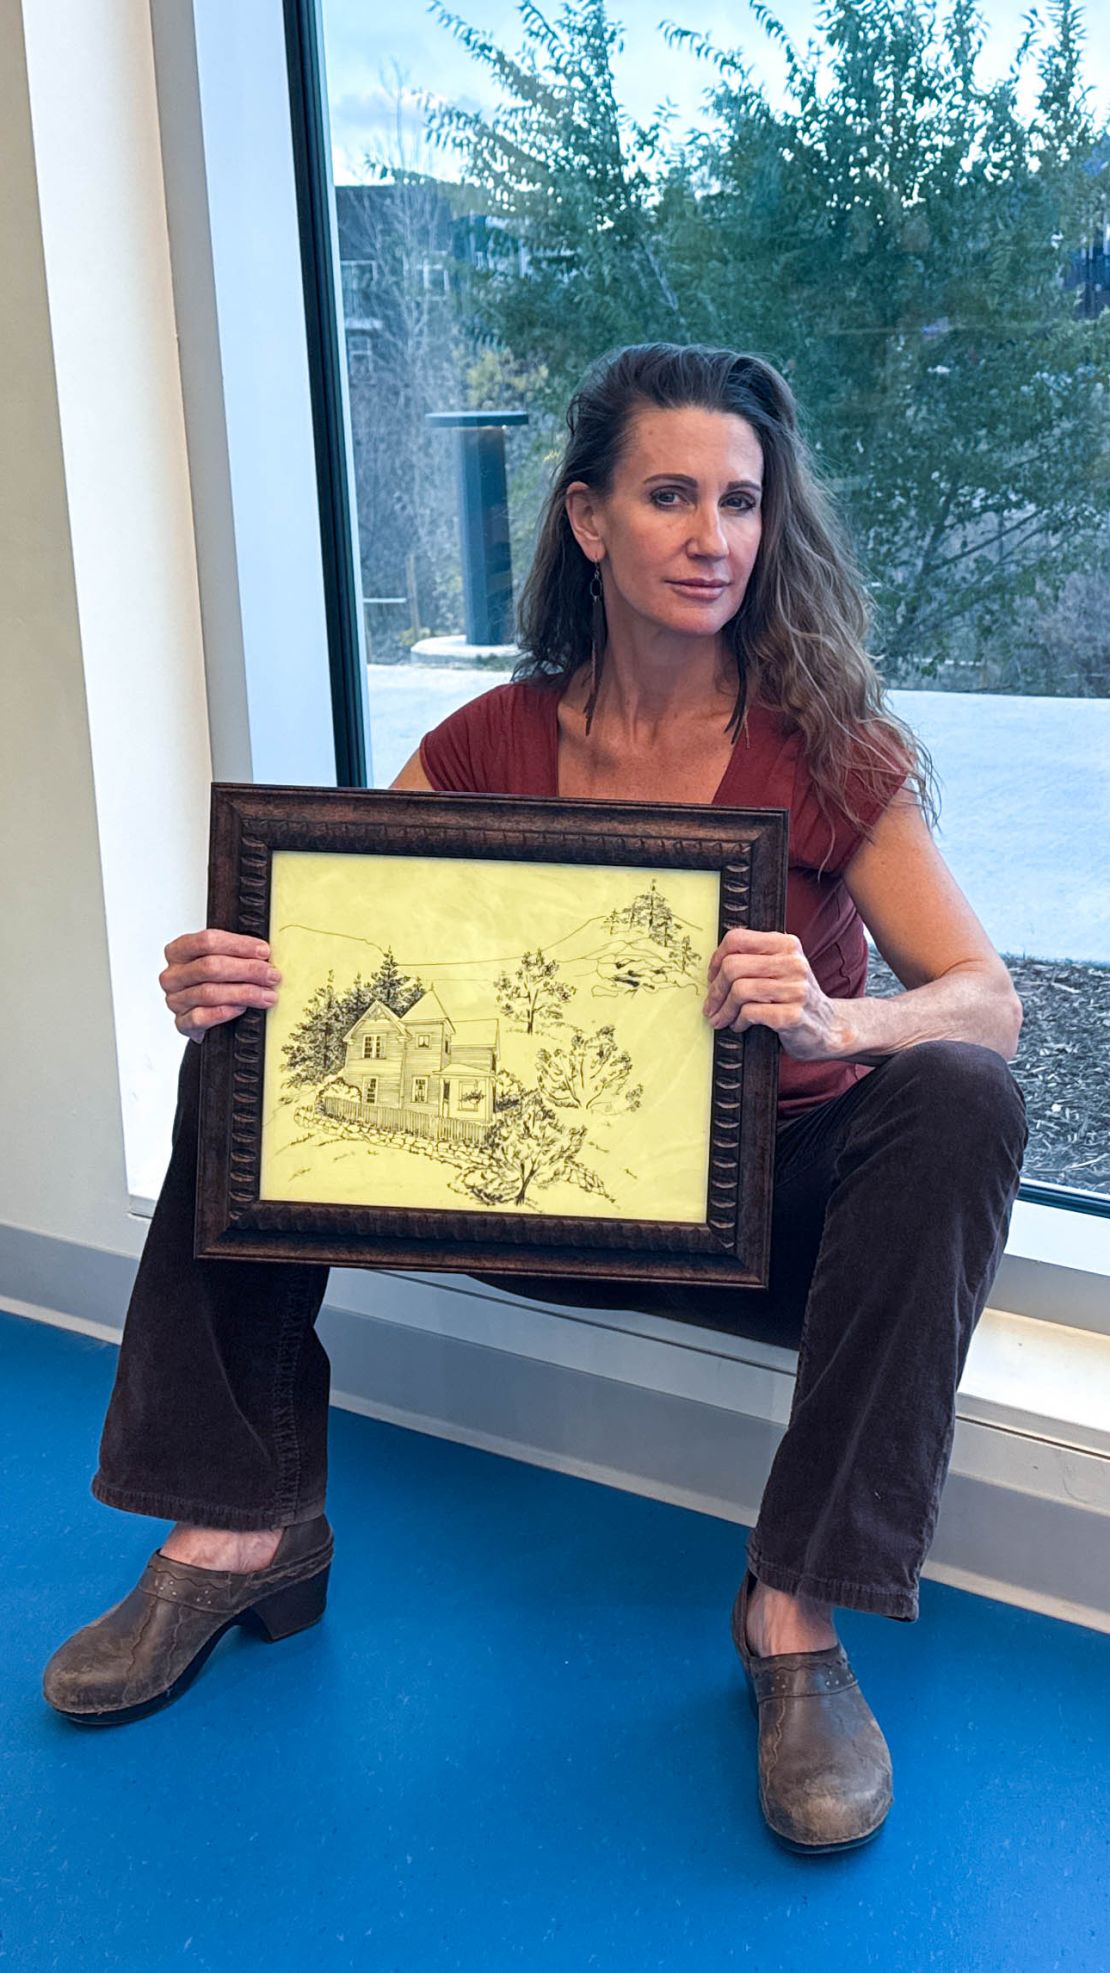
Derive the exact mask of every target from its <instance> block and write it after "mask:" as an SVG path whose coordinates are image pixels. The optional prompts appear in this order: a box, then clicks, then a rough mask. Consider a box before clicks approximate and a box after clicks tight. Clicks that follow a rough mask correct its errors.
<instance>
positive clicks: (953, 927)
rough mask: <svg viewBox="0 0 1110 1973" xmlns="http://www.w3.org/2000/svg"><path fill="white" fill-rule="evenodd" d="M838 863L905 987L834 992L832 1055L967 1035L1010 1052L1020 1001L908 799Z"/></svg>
mask: <svg viewBox="0 0 1110 1973" xmlns="http://www.w3.org/2000/svg"><path fill="white" fill-rule="evenodd" d="M872 834H873V841H871V842H869V843H867V842H865V843H862V844H861V845H860V847H859V849H858V850H857V851H856V853H855V855H854V856H853V858H852V860H851V862H850V863H849V864H848V865H847V867H846V869H845V870H844V873H843V876H844V882H845V884H846V886H847V888H848V891H849V892H850V894H851V896H852V898H853V900H854V901H855V905H856V909H857V910H858V911H859V914H860V917H861V918H862V919H863V922H864V924H865V925H866V926H867V929H868V931H869V932H870V933H871V936H872V938H873V939H874V941H875V944H876V945H877V947H878V949H879V951H880V952H881V954H882V956H883V958H884V959H885V960H886V963H887V965H888V966H889V967H890V969H891V971H892V972H893V973H894V974H895V975H896V976H897V978H898V979H899V980H901V982H902V985H903V986H904V987H905V989H906V991H905V992H904V993H900V994H896V995H895V996H894V997H893V998H892V999H889V1000H880V999H877V998H875V997H873V996H869V995H864V996H862V997H861V998H860V999H858V1000H855V999H854V1000H836V1001H834V1002H833V1005H834V1006H835V1007H836V1008H837V1009H838V1010H839V1013H840V1015H841V1018H842V1021H843V1024H844V1041H843V1046H841V1047H839V1048H838V1049H837V1050H836V1055H837V1057H838V1058H840V1059H843V1060H845V1061H852V1062H879V1061H882V1059H883V1058H884V1056H887V1055H892V1054H896V1053H897V1052H898V1051H899V1050H901V1049H903V1048H913V1047H914V1046H915V1045H916V1044H917V1043H918V1042H921V1041H976V1042H979V1043H981V1044H982V1045H983V1047H985V1048H993V1049H994V1051H995V1053H996V1054H998V1055H1001V1056H1002V1058H1003V1060H1004V1061H1007V1062H1010V1061H1012V1060H1013V1058H1014V1056H1015V1055H1016V1054H1017V1046H1018V1036H1019V1035H1020V1032H1021V1023H1022V1006H1021V1001H1020V1000H1019V998H1018V996H1017V993H1016V992H1015V990H1014V983H1013V981H1012V980H1011V978H1010V975H1009V973H1008V971H1007V969H1006V966H1005V963H1004V961H1003V960H1002V959H1001V958H1000V957H999V955H998V953H997V952H996V951H995V948H994V946H993V945H992V944H991V942H990V939H989V938H988V937H987V934H986V932H985V931H984V929H983V927H982V925H981V924H980V922H979V920H978V918H977V917H976V915H975V913H974V911H973V910H972V908H971V906H970V904H969V903H968V901H967V899H966V897H965V896H964V894H963V892H962V891H961V889H960V887H959V885H958V884H957V882H956V880H955V878H954V877H953V875H952V873H951V871H950V870H949V868H948V865H947V864H946V863H945V861H944V858H943V857H942V856H941V854H940V851H939V850H938V848H937V846H936V844H935V842H934V841H933V838H932V835H931V834H930V831H929V827H928V824H927V823H926V821H925V818H924V816H923V815H922V813H921V809H920V807H919V805H918V803H917V802H916V801H915V800H914V799H913V798H912V796H911V795H909V793H908V792H906V791H903V793H902V794H900V795H898V796H896V797H895V799H894V801H892V802H891V804H890V805H889V807H888V808H887V809H886V810H885V811H884V813H883V814H882V815H881V816H880V818H879V820H878V822H877V823H876V824H875V827H874V830H873V832H872Z"/></svg>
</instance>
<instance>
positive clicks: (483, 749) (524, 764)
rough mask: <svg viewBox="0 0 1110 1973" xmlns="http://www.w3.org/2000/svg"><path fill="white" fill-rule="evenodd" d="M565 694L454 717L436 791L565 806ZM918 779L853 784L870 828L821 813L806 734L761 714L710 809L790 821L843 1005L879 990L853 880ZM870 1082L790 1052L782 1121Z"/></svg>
mask: <svg viewBox="0 0 1110 1973" xmlns="http://www.w3.org/2000/svg"><path fill="white" fill-rule="evenodd" d="M563 689H564V683H563V681H562V680H561V679H556V680H552V681H550V682H547V681H543V680H535V679H523V680H519V681H516V682H510V683H509V684H505V685H495V686H494V687H493V688H492V690H490V691H488V692H482V693H479V695H478V697H477V698H474V699H471V700H470V701H469V703H468V704H467V705H465V706H461V707H460V708H459V710H458V711H457V712H453V713H451V714H449V716H448V717H447V718H446V719H444V720H442V721H441V722H440V724H439V725H438V726H436V727H433V728H432V730H431V732H429V733H426V734H425V736H424V738H423V739H422V740H421V742H420V761H421V764H422V766H423V769H424V772H425V774H426V775H427V777H428V780H429V781H430V782H431V784H432V786H433V788H435V789H436V790H437V791H438V792H440V793H444V794H474V795H531V796H549V797H557V796H558V792H559V718H558V712H559V701H560V698H561V696H562V691H563ZM907 765H908V763H907ZM906 771H907V766H906V765H902V764H901V763H899V764H898V765H897V766H895V765H893V764H892V766H891V770H890V773H889V776H888V777H887V785H886V786H885V788H882V789H881V791H880V794H879V796H878V797H876V795H875V793H874V792H873V791H872V790H870V789H867V788H866V787H865V786H864V785H863V783H862V782H857V780H856V779H855V778H853V781H852V790H851V798H852V804H853V806H854V807H855V809H856V812H857V814H858V815H859V816H860V818H861V820H862V823H863V825H864V826H863V827H860V826H859V825H858V824H857V823H854V822H852V821H850V820H849V818H848V816H847V815H846V814H844V813H843V812H841V811H839V810H837V809H833V810H832V812H831V814H827V813H826V812H825V811H824V810H822V809H821V808H820V806H819V805H818V802H817V796H816V793H815V790H814V787H813V783H812V781H811V779H810V775H809V772H808V770H807V767H806V760H805V752H804V746H803V740H802V735H801V734H800V732H799V731H798V730H797V729H796V728H792V727H791V726H790V725H789V723H788V722H787V721H786V720H785V719H784V718H783V717H782V716H781V715H780V714H777V713H775V712H773V711H771V710H770V709H769V708H767V707H765V706H761V705H758V704H750V705H749V706H748V710H747V718H746V720H745V724H744V727H743V729H742V730H741V732H740V735H739V737H738V738H737V740H736V743H735V745H734V747H733V750H732V757H731V759H730V760H729V763H728V766H727V767H726V769H725V772H724V775H723V776H722V779H721V781H720V784H719V786H718V788H717V790H716V793H715V794H714V795H713V797H712V801H711V802H710V803H709V804H707V806H712V807H727V808H783V809H786V810H787V811H788V813H789V834H788V870H787V885H786V930H787V931H788V932H793V933H794V934H795V935H796V936H797V938H798V939H800V941H801V945H802V950H803V951H804V952H805V955H806V957H807V959H808V960H809V963H810V966H811V967H812V969H813V973H814V977H815V978H816V980H817V983H818V985H819V986H820V987H821V988H822V990H823V992H825V993H826V994H828V995H829V997H830V998H831V999H834V1000H852V999H856V998H858V997H859V996H860V995H861V994H863V993H865V992H866V986H867V939H866V935H865V932H864V927H863V920H862V919H861V917H860V915H859V912H858V911H857V909H856V906H855V903H854V901H853V899H852V897H851V894H850V892H849V891H848V888H847V886H846V884H845V883H844V881H843V876H842V872H843V870H844V868H845V866H846V865H847V864H848V863H849V862H850V861H851V858H852V857H853V856H854V854H855V852H856V850H857V849H858V847H859V845H860V843H861V842H863V840H864V838H865V835H866V832H867V830H868V829H870V828H871V827H872V825H873V824H874V822H875V821H876V820H877V818H878V816H879V815H880V814H881V813H882V811H883V809H884V808H885V807H886V805H887V802H888V801H889V800H890V798H891V796H892V795H893V794H894V793H895V791H896V790H897V788H899V787H900V786H901V784H902V782H903V781H904V779H905V775H906ZM868 1074H870V1065H869V1064H867V1063H864V1062H839V1061H822V1062H801V1061H798V1060H796V1059H795V1057H793V1056H792V1055H790V1054H788V1053H787V1051H786V1049H785V1048H782V1049H780V1053H779V1096H778V1111H779V1117H780V1119H785V1118H787V1117H790V1116H794V1115H796V1114H797V1113H798V1112H800V1111H803V1110H808V1109H811V1108H812V1107H813V1106H814V1104H817V1103H825V1102H828V1101H829V1100H830V1099H831V1098H832V1097H835V1096H840V1095H842V1094H843V1092H844V1091H845V1090H847V1089H850V1088H851V1087H852V1085H853V1083H856V1082H858V1081H859V1080H860V1079H861V1077H863V1076H865V1075H868Z"/></svg>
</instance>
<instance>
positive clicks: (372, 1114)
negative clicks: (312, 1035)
mask: <svg viewBox="0 0 1110 1973" xmlns="http://www.w3.org/2000/svg"><path fill="white" fill-rule="evenodd" d="M344 1046H345V1051H346V1054H345V1060H344V1063H343V1067H342V1069H341V1070H340V1072H339V1073H340V1080H341V1083H342V1084H345V1085H346V1086H347V1088H348V1089H349V1090H353V1091H355V1092H357V1095H358V1105H359V1107H358V1116H359V1120H360V1121H362V1122H368V1123H381V1124H383V1125H386V1126H388V1127H390V1128H393V1129H401V1130H405V1129H413V1130H424V1131H427V1130H428V1127H429V1124H430V1123H431V1122H432V1120H439V1121H447V1122H451V1121H459V1122H469V1123H472V1124H478V1125H482V1126H484V1125H486V1124H488V1123H490V1122H491V1121H492V1119H493V1085H494V1077H495V1076H496V1074H497V1068H498V1058H499V1034H498V1023H497V1021H496V1020H486V1021H453V1020H452V1019H451V1016H450V1015H449V1014H448V1012H447V1010H446V1008H445V1007H444V1005H443V1002H442V1001H441V1000H440V999H439V997H438V995H437V994H436V993H435V992H434V990H430V991H429V992H427V993H424V994H421V996H420V999H419V1000H418V1001H416V1002H415V1003H414V1005H413V1006H412V1007H410V1008H409V1011H408V1013H407V1014H395V1013H394V1012H393V1010H392V1008H390V1007H387V1006H386V1004H385V1002H384V1000H375V1001H373V1002H372V1003H371V1005H370V1006H369V1007H368V1008H367V1009H366V1012H365V1014H361V1015H360V1016H359V1018H358V1020H357V1021H356V1022H355V1024H354V1026H353V1028H351V1029H350V1030H349V1032H348V1033H347V1035H346V1036H345V1038H344ZM433 1128H434V1127H433ZM452 1134H453V1133H452ZM468 1134H469V1133H468Z"/></svg>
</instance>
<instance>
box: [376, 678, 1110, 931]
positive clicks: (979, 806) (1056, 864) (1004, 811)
mask: <svg viewBox="0 0 1110 1973" xmlns="http://www.w3.org/2000/svg"><path fill="white" fill-rule="evenodd" d="M507 675H508V674H506V673H500V672H492V671H482V672H471V671H463V670H459V669H448V668H444V669H443V670H435V669H430V668H428V669H426V668H424V667H423V666H417V665H411V666H410V665H375V666H372V667H371V670H370V713H371V741H372V746H373V755H374V781H375V784H376V786H378V787H385V786H387V785H388V783H389V782H390V781H391V780H392V779H393V777H394V775H395V774H396V773H397V771H398V769H399V768H400V767H401V766H402V765H403V764H404V762H405V761H406V760H407V759H408V757H409V755H410V754H411V753H412V752H413V751H414V750H415V748H416V746H417V744H418V742H419V740H420V736H421V734H423V733H426V732H427V731H428V729H429V728H430V727H432V726H435V725H438V723H439V721H440V720H441V719H446V717H447V715H448V713H451V712H454V711H455V709H456V708H457V707H458V706H461V705H465V704H466V703H467V701H468V700H470V699H472V698H475V697H476V696H477V694H478V693H479V692H487V691H489V689H490V687H491V686H493V685H499V684H502V683H503V682H504V678H505V677H506V676H507ZM890 697H891V704H892V705H893V707H894V709H895V711H896V712H897V713H898V715H899V717H900V718H902V719H904V720H905V721H906V722H907V724H908V725H909V726H911V727H912V728H913V730H914V731H915V732H916V733H917V734H918V735H919V736H920V738H921V739H922V740H923V741H924V742H925V745H926V746H927V747H928V748H929V750H930V752H931V754H932V756H933V760H934V763H935V766H936V770H937V777H938V781H939V784H940V794H941V824H940V830H939V832H938V836H937V842H938V845H939V847H940V849H941V851H942V853H943V855H944V857H945V860H946V862H947V863H948V865H949V867H950V869H951V870H952V872H953V875H954V876H955V878H956V881H957V882H958V884H959V885H960V887H961V889H962V890H963V892H964V894H965V896H966V897H967V898H968V899H969V901H970V903H971V905H972V907H973V909H974V910H975V911H976V912H977V913H978V916H979V917H980V918H981V920H982V922H983V924H984V925H985V927H986V929H987V932H988V934H989V935H990V937H991V939H992V940H993V942H994V944H995V945H996V946H997V948H998V950H999V951H1000V952H1003V953H1006V954H1007V955H1009V956H1012V957H1015V958H1016V957H1020V956H1022V955H1027V956H1029V957H1034V958H1039V959H1073V960H1094V961H1098V962H1101V963H1103V964H1110V882H1108V880H1107V845H1108V844H1110V699H1033V698H1028V699H1026V698H1007V697H1003V696H1001V695H995V694H991V693H964V692H892V693H891V695H890Z"/></svg>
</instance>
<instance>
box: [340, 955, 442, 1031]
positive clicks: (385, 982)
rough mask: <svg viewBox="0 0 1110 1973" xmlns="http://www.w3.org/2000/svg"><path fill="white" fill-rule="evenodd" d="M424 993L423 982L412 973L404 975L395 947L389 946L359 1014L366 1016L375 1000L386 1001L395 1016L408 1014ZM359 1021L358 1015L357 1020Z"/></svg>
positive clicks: (368, 987)
mask: <svg viewBox="0 0 1110 1973" xmlns="http://www.w3.org/2000/svg"><path fill="white" fill-rule="evenodd" d="M424 992H425V987H424V982H423V980H418V979H417V978H416V977H415V975H413V974H411V973H402V971H401V968H400V967H399V966H398V964H397V961H396V960H395V959H394V957H393V947H392V946H389V945H387V946H386V948H385V951H384V953H383V954H382V963H381V965H380V966H379V967H378V970H377V972H376V973H375V974H374V977H373V979H372V980H370V981H369V982H368V983H367V986H366V996H367V998H366V1005H365V1006H364V1007H362V1008H360V1009H359V1012H360V1013H363V1014H364V1013H365V1012H366V1008H367V1007H369V1006H371V1005H372V1003H373V1002H374V1001H375V1000H384V1001H385V1004H386V1006H387V1007H388V1008H390V1009H391V1010H392V1012H393V1013H394V1014H407V1013H408V1011H409V1008H410V1007H413V1006H415V1004H416V1002H417V1001H418V1000H419V998H420V996H421V994H422V993H424ZM357 1019H358V1015H357V1014H356V1015H355V1020H357Z"/></svg>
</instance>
